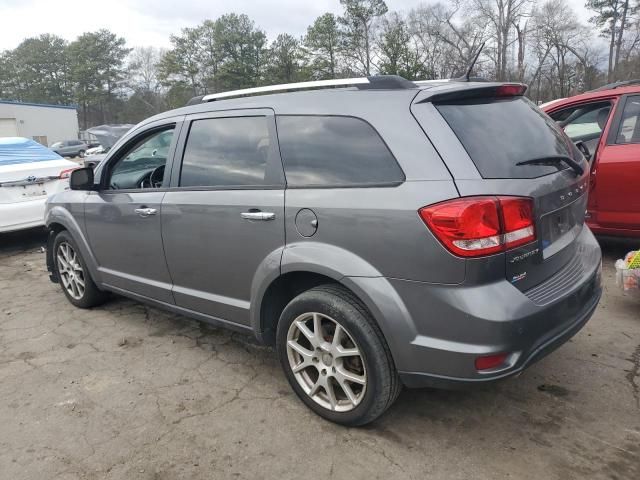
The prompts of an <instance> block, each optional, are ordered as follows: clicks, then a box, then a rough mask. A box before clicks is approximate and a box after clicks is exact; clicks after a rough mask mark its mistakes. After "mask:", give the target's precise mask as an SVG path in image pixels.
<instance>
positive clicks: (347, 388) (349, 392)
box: [338, 380, 358, 405]
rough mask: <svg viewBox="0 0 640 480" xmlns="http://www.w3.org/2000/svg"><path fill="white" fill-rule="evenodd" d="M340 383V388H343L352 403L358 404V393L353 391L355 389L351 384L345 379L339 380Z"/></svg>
mask: <svg viewBox="0 0 640 480" xmlns="http://www.w3.org/2000/svg"><path fill="white" fill-rule="evenodd" d="M338 384H339V385H340V388H341V389H342V391H343V392H344V394H345V395H346V396H347V398H348V399H349V401H350V402H351V404H352V405H357V404H358V400H357V398H356V394H355V393H353V389H352V388H351V387H350V386H349V384H348V383H347V382H345V381H344V380H343V381H340V380H338Z"/></svg>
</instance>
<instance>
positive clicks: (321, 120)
mask: <svg viewBox="0 0 640 480" xmlns="http://www.w3.org/2000/svg"><path fill="white" fill-rule="evenodd" d="M277 122H278V138H279V140H280V153H281V155H282V161H283V163H284V170H285V175H286V177H287V184H288V185H291V186H294V187H295V186H298V187H301V186H327V185H331V186H340V185H344V186H354V185H373V184H388V183H398V182H402V181H403V180H404V174H403V173H402V170H400V167H399V166H398V164H397V162H396V160H395V159H394V158H393V156H392V155H391V152H389V149H388V148H387V146H386V145H385V144H384V142H383V141H382V139H381V138H380V136H379V135H378V133H377V132H376V131H375V130H374V129H373V127H371V125H369V124H368V123H366V122H365V121H363V120H360V119H357V118H352V117H326V116H325V117H323V116H301V115H293V116H288V115H286V116H279V117H278V120H277Z"/></svg>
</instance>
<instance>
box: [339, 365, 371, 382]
mask: <svg viewBox="0 0 640 480" xmlns="http://www.w3.org/2000/svg"><path fill="white" fill-rule="evenodd" d="M336 378H338V379H339V380H338V381H340V380H342V381H345V380H346V381H348V382H351V383H357V384H359V385H364V384H365V382H366V380H365V377H364V375H357V374H355V373H353V372H349V371H348V370H345V369H344V368H338V369H337V371H336Z"/></svg>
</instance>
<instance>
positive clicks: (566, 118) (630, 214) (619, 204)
mask: <svg viewBox="0 0 640 480" xmlns="http://www.w3.org/2000/svg"><path fill="white" fill-rule="evenodd" d="M541 108H542V109H543V110H544V111H545V112H546V113H547V114H548V115H549V116H550V117H551V118H553V119H554V120H555V121H556V122H558V123H559V124H560V126H562V128H563V129H564V131H565V132H566V134H567V135H568V136H569V137H570V138H571V140H573V141H574V142H575V143H576V144H577V145H578V147H579V148H580V149H581V150H582V151H583V153H584V154H585V156H586V157H587V158H588V159H589V161H590V164H591V185H590V193H589V203H588V206H587V224H588V225H589V227H590V228H591V230H593V233H595V234H596V235H610V236H617V237H635V238H640V80H633V81H627V82H618V83H615V84H610V85H605V86H604V87H601V88H599V89H597V90H593V91H591V92H587V93H583V94H581V95H576V96H575V97H569V98H563V99H561V100H555V101H553V102H549V103H547V104H544V105H542V106H541Z"/></svg>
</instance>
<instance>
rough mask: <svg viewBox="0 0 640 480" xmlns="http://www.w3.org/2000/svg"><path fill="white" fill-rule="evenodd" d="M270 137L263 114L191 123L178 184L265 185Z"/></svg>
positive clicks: (191, 185)
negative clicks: (261, 115)
mask: <svg viewBox="0 0 640 480" xmlns="http://www.w3.org/2000/svg"><path fill="white" fill-rule="evenodd" d="M269 149H270V141H269V130H268V127H267V119H266V117H227V118H211V119H206V120H196V121H194V122H193V123H192V124H191V129H190V130H189V137H188V138H187V145H186V147H185V150H184V156H183V159H182V174H181V176H180V186H183V187H225V186H247V185H264V184H265V183H266V182H265V174H266V170H267V158H268V156H269Z"/></svg>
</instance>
